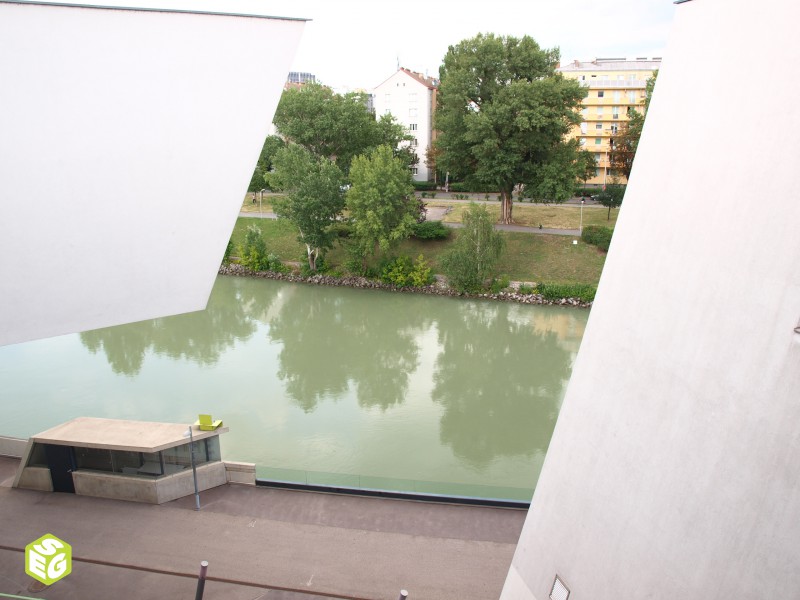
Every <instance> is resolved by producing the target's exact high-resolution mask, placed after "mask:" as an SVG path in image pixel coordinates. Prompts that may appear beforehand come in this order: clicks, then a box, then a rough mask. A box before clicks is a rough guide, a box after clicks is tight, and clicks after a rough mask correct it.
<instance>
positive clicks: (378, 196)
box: [346, 146, 419, 270]
mask: <svg viewBox="0 0 800 600" xmlns="http://www.w3.org/2000/svg"><path fill="white" fill-rule="evenodd" d="M350 181H351V183H352V186H351V188H350V189H349V190H348V192H347V198H346V202H347V209H348V210H349V212H350V218H351V220H352V233H351V236H350V237H351V239H353V240H354V241H355V243H356V247H357V250H358V252H359V253H360V256H361V258H362V268H363V269H364V270H366V261H367V257H369V256H373V255H374V254H375V253H376V252H377V251H378V250H379V249H380V250H383V251H386V250H388V249H389V248H390V247H391V246H393V245H394V244H395V243H396V242H398V241H400V240H402V239H405V238H407V237H408V236H409V235H411V232H412V231H413V227H414V224H415V223H416V222H417V218H418V216H419V208H418V203H417V201H416V198H414V195H413V192H414V186H413V185H412V184H411V171H409V169H408V167H407V166H406V165H405V164H404V163H403V161H402V160H400V159H399V158H396V157H395V156H394V155H393V153H392V149H391V148H390V147H389V146H379V147H378V148H377V149H376V150H374V151H373V152H372V153H371V154H370V155H369V156H363V155H362V156H357V157H355V158H354V159H353V163H352V165H351V167H350Z"/></svg>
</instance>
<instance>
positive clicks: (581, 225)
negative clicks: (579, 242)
mask: <svg viewBox="0 0 800 600" xmlns="http://www.w3.org/2000/svg"><path fill="white" fill-rule="evenodd" d="M584 204H586V200H584V199H583V198H581V224H580V227H579V228H578V230H579V231H580V232H581V235H582V234H583V205H584Z"/></svg>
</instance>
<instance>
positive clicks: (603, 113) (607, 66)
mask: <svg viewBox="0 0 800 600" xmlns="http://www.w3.org/2000/svg"><path fill="white" fill-rule="evenodd" d="M660 65H661V58H652V59H647V58H636V59H633V60H626V59H624V58H597V59H595V60H593V61H589V62H581V61H579V60H576V61H573V62H571V63H569V64H566V65H563V66H561V67H559V69H558V70H559V71H560V72H561V73H562V74H563V75H564V76H565V77H569V78H570V79H576V80H578V81H579V82H580V84H581V85H582V86H584V87H586V88H587V91H588V94H587V96H586V98H584V100H583V122H582V123H581V124H580V126H578V127H577V128H575V130H574V131H573V132H572V135H573V137H577V138H578V139H580V143H581V146H583V148H584V149H585V150H588V151H589V152H591V153H592V154H594V157H595V165H596V167H595V173H594V177H592V178H590V179H588V180H587V181H586V183H587V184H589V185H598V186H603V185H605V184H606V183H612V181H616V180H619V182H620V183H626V180H625V177H624V176H623V175H622V174H620V173H616V172H614V171H613V170H612V169H611V166H610V164H609V153H610V151H611V147H612V142H611V140H612V139H613V137H614V136H615V135H616V134H617V132H618V131H619V128H620V125H621V124H623V123H625V122H626V121H627V120H628V111H629V110H638V111H640V112H641V111H642V110H644V107H643V102H644V98H645V87H646V85H647V80H648V79H650V77H652V76H653V72H654V71H656V70H658V68H659V66H660Z"/></svg>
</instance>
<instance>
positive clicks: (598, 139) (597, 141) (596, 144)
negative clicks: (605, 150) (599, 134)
mask: <svg viewBox="0 0 800 600" xmlns="http://www.w3.org/2000/svg"><path fill="white" fill-rule="evenodd" d="M602 143H603V138H594V145H595V146H599V145H600V144H602Z"/></svg>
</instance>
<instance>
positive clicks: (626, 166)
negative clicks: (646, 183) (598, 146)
mask: <svg viewBox="0 0 800 600" xmlns="http://www.w3.org/2000/svg"><path fill="white" fill-rule="evenodd" d="M657 77H658V71H654V72H653V76H652V77H650V78H649V79H648V80H647V83H646V84H645V97H644V100H643V102H642V109H643V110H642V112H639V111H638V110H636V109H635V108H633V107H631V108H629V109H628V121H627V122H625V123H622V124H621V125H620V126H619V131H618V132H617V134H616V135H615V136H614V137H613V138H612V139H611V151H610V152H609V156H608V160H609V162H610V163H611V168H612V169H615V170H616V171H617V172H619V173H620V174H622V175H624V176H625V179H627V178H629V177H630V176H631V169H632V168H633V159H634V158H636V150H637V149H638V148H639V139H640V138H641V137H642V129H643V128H644V120H645V118H646V117H647V110H648V109H649V108H650V99H651V98H652V97H653V89H654V88H655V85H656V78H657Z"/></svg>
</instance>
